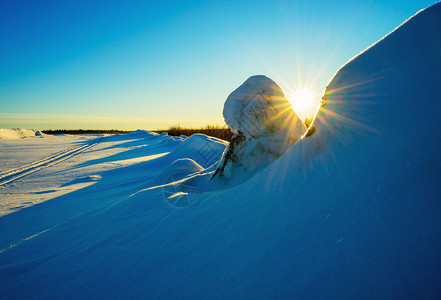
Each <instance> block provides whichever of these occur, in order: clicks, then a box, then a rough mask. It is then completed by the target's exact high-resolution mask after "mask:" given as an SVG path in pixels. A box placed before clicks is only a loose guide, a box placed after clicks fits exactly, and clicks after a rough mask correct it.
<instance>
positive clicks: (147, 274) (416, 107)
mask: <svg viewBox="0 0 441 300" xmlns="http://www.w3.org/2000/svg"><path fill="white" fill-rule="evenodd" d="M440 37H441V4H437V5H434V6H432V7H429V8H428V9H426V10H423V11H421V12H420V13H418V14H417V15H416V16H414V17H413V18H411V19H410V20H408V21H407V22H406V23H404V24H403V25H402V26H400V27H399V28H398V29H397V30H395V31H394V32H392V33H391V34H390V35H389V36H387V37H385V38H384V39H382V40H381V41H379V42H378V43H377V44H375V45H374V46H372V47H371V48H369V49H367V50H366V51H364V52H363V53H361V54H360V55H358V56H357V57H355V58H354V59H353V60H351V61H350V62H348V63H347V64H346V65H345V66H343V67H342V68H341V69H340V70H339V71H338V72H337V73H336V75H335V76H334V78H333V79H332V80H331V81H330V83H329V85H328V87H327V93H326V101H325V106H324V107H322V108H321V109H320V111H319V113H318V115H317V117H316V120H315V126H316V127H317V130H316V133H315V134H314V135H312V136H310V137H308V138H304V139H302V140H300V141H299V142H298V143H297V144H295V145H294V146H293V147H292V148H291V149H289V150H288V151H287V152H286V153H285V154H284V155H283V156H282V157H280V158H279V159H278V160H277V161H275V162H274V163H273V164H271V165H270V166H269V167H267V168H265V169H263V170H262V171H261V172H259V173H257V174H255V175H254V176H253V177H252V178H251V179H250V180H248V181H246V182H244V183H242V184H240V185H236V186H233V187H231V188H228V189H222V190H217V191H211V192H203V193H198V194H197V199H196V200H194V201H193V202H192V203H191V205H190V206H188V207H187V208H186V209H176V208H173V207H171V206H170V205H169V204H168V203H167V201H165V199H164V193H163V192H164V186H163V185H161V184H158V182H157V181H156V178H157V175H158V174H159V173H160V172H161V171H162V170H164V168H166V167H168V166H170V165H171V164H172V163H173V162H174V161H175V157H174V156H173V155H172V153H173V150H175V149H177V145H179V144H180V143H182V141H181V142H180V141H174V139H173V138H171V137H167V136H161V135H147V134H146V135H144V136H143V137H142V138H141V137H138V138H133V137H128V136H112V137H109V139H112V140H106V141H104V142H101V143H99V144H97V145H96V146H94V147H95V148H92V149H90V151H89V152H87V153H83V154H81V155H79V157H77V159H78V161H77V162H73V161H72V160H67V161H65V162H64V163H60V164H58V165H57V166H59V168H60V170H58V172H60V173H59V174H71V173H72V171H75V170H76V171H77V172H78V174H76V175H77V177H78V176H80V175H81V176H89V175H90V176H92V175H95V176H98V175H99V176H100V177H94V178H98V179H99V180H96V181H95V183H94V184H93V185H89V186H87V187H84V188H81V189H77V190H75V191H73V192H71V193H69V194H65V195H62V196H59V197H55V198H52V199H51V200H50V201H46V202H44V203H42V204H39V205H34V206H32V207H29V208H26V209H22V210H20V211H18V212H15V213H10V214H8V215H5V216H3V217H1V218H0V232H1V234H0V298H5V299H17V298H21V299H29V298H66V299H78V298H101V299H104V298H106V299H108V298H141V299H146V298H147V299H158V298H161V299H163V298H185V299H190V298H192V299H193V298H199V299H206V298H222V299H237V298H250V299H251V298H252V299H268V298H283V299H284V298H290V299H360V298H364V299H366V298H368V299H391V298H394V299H395V298H397V299H415V298H418V299H439V297H440V295H441V286H440V284H439V282H440V280H441V269H440V268H439V266H440V265H441V256H440V255H439V253H440V252H441V240H440V239H439V236H440V234H441V203H440V199H441V188H440V184H439V183H440V179H441V175H440V172H439V170H440V167H441V161H440V156H439V149H440V146H441V140H440V139H441V138H440V135H439V134H438V132H439V130H441V124H440V122H441V120H440V119H439V118H438V117H437V115H438V114H439V113H440V111H441V104H440V102H439V101H437V100H439V87H440V86H441V80H440V77H439V76H438V74H439V70H440V69H441V38H440ZM170 141H174V142H170ZM124 149H129V150H127V151H124ZM191 149H194V148H191ZM106 151H110V152H106ZM103 153H108V154H110V155H108V156H105V155H104V154H103ZM111 153H112V154H111ZM194 155H195V153H194V150H192V152H190V151H189V152H188V153H187V156H188V157H194ZM96 156H99V157H98V158H96V159H92V157H96ZM143 157H147V158H150V159H145V160H144V161H137V159H142V158H143ZM176 157H177V156H176ZM178 158H182V157H181V156H179V157H178ZM68 162H69V163H68ZM113 162H121V163H119V164H118V166H117V167H115V166H112V163H113ZM123 162H125V163H123ZM78 163H80V165H78ZM196 163H197V162H196ZM187 167H188V168H187ZM183 168H184V169H185V168H187V170H195V171H197V170H199V168H198V167H197V166H196V165H195V164H193V163H184V164H183ZM50 169H51V168H47V169H45V170H46V171H47V172H49V170H50ZM63 172H64V173H63ZM34 174H35V173H34ZM48 178H49V179H48V180H49V181H51V180H53V179H51V177H48ZM80 178H81V177H80ZM20 180H21V182H30V183H32V180H31V179H29V178H28V179H27V178H26V177H23V178H22V179H20ZM74 180H80V179H74ZM52 182H55V180H53V181H52ZM17 184H18V183H17ZM155 186H156V187H155ZM9 188H10V186H8V187H6V188H5V189H2V191H3V190H6V189H9ZM19 190H20V189H19ZM13 192H15V191H14V189H9V193H13Z"/></svg>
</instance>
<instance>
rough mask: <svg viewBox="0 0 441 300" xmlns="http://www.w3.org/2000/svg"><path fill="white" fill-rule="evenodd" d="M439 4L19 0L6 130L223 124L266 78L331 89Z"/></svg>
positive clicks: (1, 79)
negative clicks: (235, 97) (344, 70)
mask: <svg viewBox="0 0 441 300" xmlns="http://www.w3.org/2000/svg"><path fill="white" fill-rule="evenodd" d="M436 2H437V1H425V0H409V1H406V0H401V1H397V0H390V1H373V0H371V1H369V0H363V1H357V0H351V1H327V0H324V1H313V0H309V1H307V0H302V1H296V0H292V1H278V0H274V1H237V0H236V1H164V2H163V1H102V2H93V1H81V0H79V1H9V2H8V3H2V5H1V6H0V28H1V30H0V127H22V128H34V129H55V128H103V129H110V128H116V129H138V128H141V129H156V128H164V127H168V126H170V125H174V124H181V125H183V126H201V125H206V124H219V125H221V124H223V118H222V108H223V103H224V101H225V99H226V97H227V96H228V95H229V93H230V92H232V91H233V90H234V89H235V88H236V87H237V86H239V85H240V84H241V83H242V82H243V81H245V80H246V79H247V78H248V77H249V76H251V75H256V74H263V75H267V76H269V77H270V78H272V79H274V80H275V81H276V82H277V83H278V84H279V85H280V86H281V87H282V89H283V90H284V91H285V93H286V94H287V95H289V94H290V93H292V92H293V91H294V90H296V89H299V88H308V89H310V90H312V91H313V92H314V93H316V94H317V95H318V97H319V96H320V94H321V93H322V92H323V90H324V88H325V87H326V84H327V82H328V81H329V80H330V79H331V77H332V76H333V74H334V73H335V72H336V71H337V70H338V68H339V67H340V66H341V65H343V64H344V63H345V62H346V61H347V60H349V59H350V58H352V57H353V56H355V55H356V54H358V53H359V52H360V51H362V50H364V49H365V48H366V47H368V46H370V45H371V44H372V43H374V42H376V41H377V40H379V39H380V38H382V37H383V36H384V35H386V34H387V33H389V32H390V31H392V30H393V29H394V28H395V27H397V26H398V25H400V24H401V23H402V22H404V21H405V20H406V19H408V18H409V17H410V16H412V15H413V14H415V13H416V12H417V11H418V10H420V9H422V8H425V7H427V6H428V5H430V4H434V3H436Z"/></svg>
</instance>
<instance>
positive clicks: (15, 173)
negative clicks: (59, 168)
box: [0, 137, 105, 188]
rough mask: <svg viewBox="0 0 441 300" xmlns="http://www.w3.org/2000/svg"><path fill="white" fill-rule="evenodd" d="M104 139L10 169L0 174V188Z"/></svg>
mask: <svg viewBox="0 0 441 300" xmlns="http://www.w3.org/2000/svg"><path fill="white" fill-rule="evenodd" d="M104 139H105V137H101V138H99V139H97V140H94V141H92V142H91V143H88V144H86V145H82V146H78V147H75V148H73V149H70V150H63V151H61V152H57V153H55V154H52V155H51V156H49V157H46V158H43V159H41V160H38V161H35V162H32V163H30V164H27V165H24V166H22V167H19V168H16V169H11V170H8V171H4V172H0V188H3V187H4V186H5V185H7V184H9V183H11V182H13V181H15V180H17V179H20V178H22V177H24V176H26V175H29V174H31V173H34V172H37V171H39V170H41V169H45V168H48V167H50V166H53V165H55V164H58V163H60V162H62V161H65V160H67V159H69V158H72V157H74V156H76V155H78V154H80V153H81V152H84V151H86V150H88V149H90V148H92V147H93V146H95V145H97V144H99V143H101V142H102V141H103V140H104Z"/></svg>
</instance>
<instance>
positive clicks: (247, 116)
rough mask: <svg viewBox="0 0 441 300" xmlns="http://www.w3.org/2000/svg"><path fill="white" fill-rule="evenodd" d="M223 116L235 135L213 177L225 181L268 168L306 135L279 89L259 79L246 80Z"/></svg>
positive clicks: (259, 77)
mask: <svg viewBox="0 0 441 300" xmlns="http://www.w3.org/2000/svg"><path fill="white" fill-rule="evenodd" d="M223 115H224V118H225V122H226V123H227V125H228V126H229V127H230V129H231V130H232V131H233V132H234V133H235V134H236V135H235V136H234V137H233V138H232V139H231V143H230V145H229V147H228V150H227V151H226V153H225V155H224V157H223V161H222V162H221V164H220V166H219V168H218V170H217V171H216V174H215V176H216V177H218V178H223V179H226V180H229V179H231V178H232V177H233V176H239V177H243V176H242V175H235V174H239V173H244V172H247V173H250V174H253V173H255V172H256V171H257V170H259V169H262V168H264V167H265V166H267V165H269V164H271V163H272V162H273V161H274V160H276V159H277V158H279V157H280V156H281V155H282V154H283V153H285V151H286V150H287V149H289V148H290V147H291V146H292V145H293V144H295V143H296V142H297V141H298V140H299V139H300V138H301V137H302V136H303V134H304V133H305V132H306V126H305V125H304V124H303V122H302V121H301V119H300V118H299V117H298V116H297V114H296V113H295V112H294V110H293V109H292V107H291V103H290V102H289V101H288V100H287V99H286V97H285V94H284V93H283V91H282V89H281V88H280V87H279V86H278V85H277V84H276V83H275V82H274V81H273V80H271V79H270V78H268V77H266V76H262V75H258V76H252V77H250V78H248V79H247V80H246V81H245V82H244V83H243V84H242V85H241V86H239V87H238V88H237V89H236V90H234V91H233V92H232V93H231V94H230V95H229V96H228V98H227V100H226V101H225V104H224V110H223Z"/></svg>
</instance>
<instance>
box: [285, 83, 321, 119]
mask: <svg viewBox="0 0 441 300" xmlns="http://www.w3.org/2000/svg"><path fill="white" fill-rule="evenodd" d="M317 97H318V96H317V95H316V94H314V93H313V92H311V91H310V90H307V89H300V90H295V91H293V92H292V93H291V95H289V96H288V100H289V102H291V106H292V108H293V110H294V111H295V112H296V114H297V115H298V116H299V117H301V118H305V117H310V116H313V115H314V113H315V110H316V108H317V103H318V101H317Z"/></svg>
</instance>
